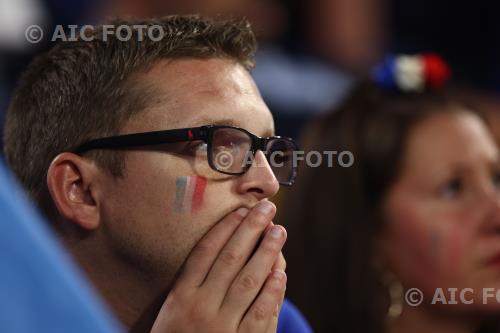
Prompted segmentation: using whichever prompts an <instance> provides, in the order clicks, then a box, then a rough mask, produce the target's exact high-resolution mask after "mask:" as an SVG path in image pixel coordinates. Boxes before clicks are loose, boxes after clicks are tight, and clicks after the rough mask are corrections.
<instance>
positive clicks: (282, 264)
mask: <svg viewBox="0 0 500 333" xmlns="http://www.w3.org/2000/svg"><path fill="white" fill-rule="evenodd" d="M277 269H279V270H282V271H286V260H285V256H283V252H280V254H279V257H278V259H277V260H276V261H275V263H274V265H273V267H272V269H271V270H273V271H274V270H277Z"/></svg>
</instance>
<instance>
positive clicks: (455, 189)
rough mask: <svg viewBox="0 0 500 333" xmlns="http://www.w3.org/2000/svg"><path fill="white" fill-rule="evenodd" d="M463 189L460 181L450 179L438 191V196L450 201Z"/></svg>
mask: <svg viewBox="0 0 500 333" xmlns="http://www.w3.org/2000/svg"><path fill="white" fill-rule="evenodd" d="M462 189H463V184H462V181H461V180H460V179H458V178H455V179H452V180H450V181H448V182H447V183H446V184H444V185H443V186H442V187H441V188H440V190H439V194H440V196H441V197H443V198H447V199H452V198H456V197H457V196H458V195H459V194H460V192H461V191H462Z"/></svg>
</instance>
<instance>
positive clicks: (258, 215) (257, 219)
mask: <svg viewBox="0 0 500 333" xmlns="http://www.w3.org/2000/svg"><path fill="white" fill-rule="evenodd" d="M275 212H276V207H275V206H274V205H273V204H272V203H270V202H269V201H264V202H261V203H259V204H258V205H257V206H256V207H254V208H253V209H252V210H251V211H250V213H249V214H248V216H247V217H246V218H245V219H244V220H243V222H242V223H241V224H240V225H239V227H238V228H237V229H236V231H235V232H234V234H233V236H232V237H231V239H230V240H229V241H228V242H227V244H226V245H225V246H224V247H223V248H222V250H221V251H220V253H219V256H218V257H217V259H216V260H215V263H214V265H213V267H212V269H211V270H210V272H209V273H208V276H207V279H206V280H205V283H204V284H203V288H206V291H207V294H206V297H210V298H218V299H219V302H220V303H222V300H223V299H224V296H225V295H226V293H227V291H228V289H229V287H230V286H231V284H232V282H233V280H234V279H235V277H236V276H237V275H238V273H239V272H240V270H241V268H242V267H243V266H244V265H245V263H246V262H247V261H248V258H249V257H250V256H251V254H252V252H253V251H254V249H255V247H256V244H257V242H258V240H259V238H260V236H261V234H262V233H263V232H264V230H265V229H266V226H267V225H268V224H269V223H270V221H271V219H272V218H273V217H274V214H275ZM270 268H271V267H269V269H270ZM269 269H268V271H267V272H266V274H267V273H268V272H269ZM259 288H260V287H259ZM220 303H219V304H220Z"/></svg>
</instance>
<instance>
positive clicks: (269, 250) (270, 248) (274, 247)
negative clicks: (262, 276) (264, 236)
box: [260, 240, 281, 257]
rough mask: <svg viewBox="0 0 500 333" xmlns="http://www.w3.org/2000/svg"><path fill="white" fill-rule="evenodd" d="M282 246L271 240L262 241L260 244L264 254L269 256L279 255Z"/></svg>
mask: <svg viewBox="0 0 500 333" xmlns="http://www.w3.org/2000/svg"><path fill="white" fill-rule="evenodd" d="M280 248H281V247H280V246H279V245H278V244H276V243H275V242H273V241H270V240H267V241H264V242H262V244H261V246H260V250H261V252H262V254H263V255H265V256H269V257H275V256H277V255H278V253H279V250H280Z"/></svg>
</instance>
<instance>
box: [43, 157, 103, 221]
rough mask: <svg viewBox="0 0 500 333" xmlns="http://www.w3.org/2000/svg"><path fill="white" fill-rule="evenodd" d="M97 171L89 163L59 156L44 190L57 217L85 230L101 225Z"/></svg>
mask: <svg viewBox="0 0 500 333" xmlns="http://www.w3.org/2000/svg"><path fill="white" fill-rule="evenodd" d="M97 172H98V170H97V167H96V165H95V164H94V163H92V162H91V161H89V160H85V159H84V158H82V157H80V156H78V155H75V154H72V153H67V152H66V153H62V154H59V155H58V156H57V157H56V158H55V159H54V160H53V161H52V163H51V164H50V167H49V170H48V172H47V186H48V189H49V192H50V195H51V196H52V200H53V201H54V204H55V206H56V207H57V209H58V210H59V213H60V214H61V215H62V216H63V217H64V218H65V219H67V220H69V221H72V222H73V223H75V224H77V225H79V226H80V227H81V228H83V229H86V230H94V229H96V228H97V227H98V226H99V224H100V222H101V221H100V212H99V206H98V202H99V201H98V200H96V193H95V181H96V176H97Z"/></svg>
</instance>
